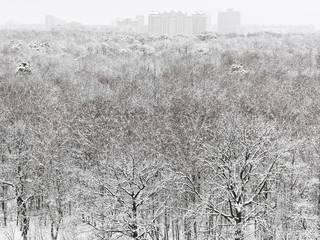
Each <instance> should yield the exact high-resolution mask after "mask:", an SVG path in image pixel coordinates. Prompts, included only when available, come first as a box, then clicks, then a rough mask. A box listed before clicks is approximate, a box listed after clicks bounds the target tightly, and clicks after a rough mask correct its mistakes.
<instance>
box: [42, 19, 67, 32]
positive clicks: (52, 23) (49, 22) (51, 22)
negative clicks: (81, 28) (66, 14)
mask: <svg viewBox="0 0 320 240" xmlns="http://www.w3.org/2000/svg"><path fill="white" fill-rule="evenodd" d="M45 22H46V30H48V31H50V30H52V29H53V28H54V27H57V26H62V25H64V24H65V21H63V20H61V19H59V18H56V17H55V16H53V15H46V17H45Z"/></svg>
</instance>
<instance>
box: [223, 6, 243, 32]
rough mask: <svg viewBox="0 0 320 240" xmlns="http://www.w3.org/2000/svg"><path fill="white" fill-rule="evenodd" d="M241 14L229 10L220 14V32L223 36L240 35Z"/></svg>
mask: <svg viewBox="0 0 320 240" xmlns="http://www.w3.org/2000/svg"><path fill="white" fill-rule="evenodd" d="M239 31H240V12H239V11H234V10H232V9H228V10H227V11H226V12H219V13H218V32H219V33H222V34H227V33H239Z"/></svg>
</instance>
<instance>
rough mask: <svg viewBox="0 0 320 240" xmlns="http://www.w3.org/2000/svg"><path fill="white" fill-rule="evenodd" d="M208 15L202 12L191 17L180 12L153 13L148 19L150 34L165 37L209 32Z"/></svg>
mask: <svg viewBox="0 0 320 240" xmlns="http://www.w3.org/2000/svg"><path fill="white" fill-rule="evenodd" d="M207 19H208V18H207V15H206V14H204V13H201V12H197V13H193V14H192V15H191V16H189V15H187V14H186V13H184V12H180V11H170V12H163V13H159V12H152V13H150V14H149V18H148V32H149V34H156V35H160V34H165V35H170V36H173V35H179V34H183V35H192V34H199V33H201V32H205V31H206V30H207V24H208V21H207Z"/></svg>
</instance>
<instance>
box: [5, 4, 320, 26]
mask: <svg viewBox="0 0 320 240" xmlns="http://www.w3.org/2000/svg"><path fill="white" fill-rule="evenodd" d="M1 2H2V6H1V8H0V24H4V23H5V22H6V21H13V22H14V23H19V24H44V19H45V15H54V16H55V17H58V18H60V19H62V20H65V21H67V22H72V21H74V22H80V23H83V24H88V25H91V24H96V25H104V24H110V23H112V22H113V21H114V20H116V19H119V18H134V17H135V16H136V15H144V16H145V17H147V16H148V14H149V13H150V12H152V11H160V12H162V11H170V10H179V11H184V12H187V13H192V12H194V11H202V12H205V13H207V14H208V15H210V17H211V24H212V25H214V24H217V13H218V12H219V11H225V10H227V9H228V8H232V9H234V10H237V11H240V12H241V24H257V25H314V26H316V27H317V28H319V27H320V16H319V14H318V11H317V9H316V7H317V2H316V1H315V0H306V1H300V0H299V1H290V2H289V1H282V2H279V1H276V0H269V1H265V0H263V1H254V0H243V1H241V2H240V1H239V0H225V1H223V2H222V1H212V0H211V1H210V0H198V1H196V2H183V1H169V0H162V1H150V0H149V1H146V0H136V1H134V2H133V1H128V0H118V1H116V2H113V3H109V5H108V2H106V1H103V0H91V1H87V0H82V1H81V2H78V1H76V0H68V1H62V0H55V1H48V0H29V1H21V0H10V1H8V0H1ZM146 21H147V19H146Z"/></svg>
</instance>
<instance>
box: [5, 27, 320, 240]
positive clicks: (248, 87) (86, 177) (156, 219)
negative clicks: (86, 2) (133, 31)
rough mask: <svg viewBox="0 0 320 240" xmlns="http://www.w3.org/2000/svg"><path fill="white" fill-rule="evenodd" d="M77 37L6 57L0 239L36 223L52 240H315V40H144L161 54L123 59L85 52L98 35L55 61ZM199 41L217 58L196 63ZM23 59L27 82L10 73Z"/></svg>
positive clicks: (200, 56) (318, 197)
mask: <svg viewBox="0 0 320 240" xmlns="http://www.w3.org/2000/svg"><path fill="white" fill-rule="evenodd" d="M23 34H25V33H19V34H18V33H16V36H15V37H16V38H19V37H21V36H23ZM68 34H69V33H64V35H63V36H61V34H60V33H52V35H51V33H39V35H40V37H42V38H43V39H46V40H48V41H49V43H50V44H49V49H47V52H46V53H44V52H41V51H40V52H39V51H36V50H34V49H29V48H24V45H23V44H21V47H20V50H18V51H17V50H14V51H11V50H9V49H10V48H9V47H10V44H12V43H8V45H6V46H5V48H3V50H2V52H1V58H0V59H3V61H4V63H5V64H2V65H1V66H0V109H1V112H0V147H1V168H0V169H1V170H0V171H1V172H0V184H1V190H0V202H1V210H0V212H1V228H3V229H5V228H6V226H7V225H9V224H11V223H12V222H15V224H16V225H17V226H19V229H20V231H21V236H22V239H23V240H27V239H28V235H30V234H31V233H30V229H31V227H34V226H32V220H33V219H40V222H41V223H42V224H43V225H46V226H47V228H48V229H50V232H49V235H50V238H51V239H53V240H57V239H59V236H60V237H61V238H62V233H63V232H65V231H67V230H66V229H64V227H65V226H66V225H68V224H70V223H75V224H77V225H79V226H81V227H82V228H85V229H88V230H89V233H90V236H87V237H88V238H89V239H116V238H122V239H135V240H138V239H139V240H142V239H154V240H156V239H164V240H169V239H172V240H180V239H181V240H182V239H184V240H191V239H192V240H195V239H236V240H242V239H250V238H251V239H312V238H316V237H317V236H318V235H319V223H320V222H319V221H320V219H319V216H320V215H319V213H320V212H319V211H320V191H319V180H320V179H319V178H320V175H319V161H318V159H319V131H318V121H319V118H318V116H319V115H318V114H319V106H320V104H319V99H320V98H319V89H320V86H319V81H318V79H319V70H318V69H317V65H316V53H317V47H318V46H319V45H320V43H319V41H318V40H317V38H315V37H314V36H284V37H282V38H279V37H272V36H270V35H261V36H254V37H250V38H243V37H235V38H230V39H215V38H211V39H209V40H207V41H201V40H199V39H185V38H181V39H178V41H177V39H159V38H157V39H153V40H152V39H151V40H150V39H149V38H148V41H142V40H141V39H140V40H136V41H139V42H142V43H143V45H146V46H145V48H144V49H150V48H153V50H154V51H150V53H146V52H144V53H142V54H140V53H138V52H137V53H134V52H132V53H130V54H125V56H124V55H123V54H118V55H117V54H116V55H114V54H113V55H112V54H111V55H108V54H105V53H104V52H99V51H98V52H96V51H92V48H87V46H89V45H90V46H96V45H95V44H97V42H99V40H98V39H99V37H100V35H99V33H93V34H88V33H77V34H79V39H78V40H77V38H75V40H74V43H73V44H74V45H73V46H72V48H70V46H69V48H67V49H66V48H64V47H63V48H61V49H59V46H60V45H59V44H60V43H61V41H62V40H61V39H64V41H67V40H66V39H69V38H70V39H71V37H74V36H73V35H72V34H69V35H68ZM86 34H87V35H86ZM93 36H94V37H95V39H94V43H93V42H92V41H93V40H92V38H93ZM7 37H8V39H7V40H8V42H9V40H10V37H12V36H11V35H10V36H7ZM34 37H35V36H34ZM34 37H33V38H34ZM38 37H39V36H38ZM101 38H102V36H101ZM128 39H129V40H127V39H126V40H117V41H115V40H114V41H115V42H114V44H118V45H121V44H123V46H122V47H126V46H128V44H131V42H130V41H134V40H133V38H128ZM137 39H138V38H137ZM142 39H143V38H142ZM32 40H33V39H32ZM109 41H110V40H109ZM121 41H122V42H121ZM128 41H129V43H128ZM199 42H201V44H203V46H206V47H208V49H210V51H208V52H207V53H203V52H192V51H190V49H193V47H194V46H195V44H198V43H199ZM142 43H141V44H142ZM112 44H113V43H112ZM26 45H27V44H26ZM50 46H52V49H51V50H50ZM15 49H16V48H15ZM79 49H81V51H80V50H79ZM173 49H178V50H176V51H172V50H173ZM86 51H87V52H86ZM139 51H140V50H139ZM62 52H64V53H62ZM142 52H143V51H142ZM79 53H82V54H83V55H81V57H80V58H79V56H77V55H78V54H79ZM27 54H28V55H29V56H30V59H31V66H32V67H33V69H32V74H24V73H19V74H15V71H14V69H15V64H16V63H15V61H16V60H15V59H18V60H20V59H21V58H22V57H25V56H26V55H27ZM76 56H77V57H78V58H75V57H76ZM233 63H239V64H242V65H243V66H244V68H245V69H246V72H244V73H237V72H232V68H231V67H232V64H233ZM62 230H63V231H62ZM79 237H80V235H79Z"/></svg>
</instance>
